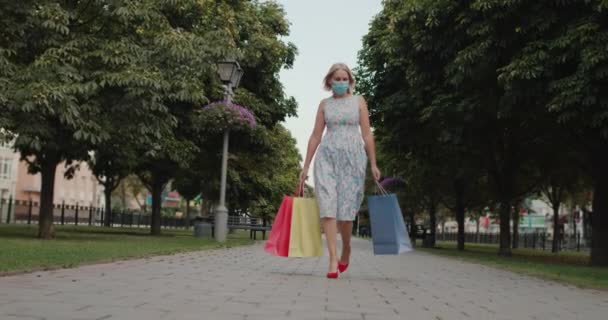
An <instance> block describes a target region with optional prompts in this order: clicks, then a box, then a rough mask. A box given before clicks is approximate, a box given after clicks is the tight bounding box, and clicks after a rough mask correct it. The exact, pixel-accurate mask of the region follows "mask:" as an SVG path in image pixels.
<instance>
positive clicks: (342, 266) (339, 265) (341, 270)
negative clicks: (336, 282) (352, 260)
mask: <svg viewBox="0 0 608 320" xmlns="http://www.w3.org/2000/svg"><path fill="white" fill-rule="evenodd" d="M346 269H348V263H347V264H341V263H340V262H338V271H340V273H344V271H346Z"/></svg>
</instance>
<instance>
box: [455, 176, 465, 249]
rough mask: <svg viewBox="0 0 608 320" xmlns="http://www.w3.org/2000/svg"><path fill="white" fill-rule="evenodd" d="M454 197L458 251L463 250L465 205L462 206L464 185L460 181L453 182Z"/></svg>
mask: <svg viewBox="0 0 608 320" xmlns="http://www.w3.org/2000/svg"><path fill="white" fill-rule="evenodd" d="M454 195H455V196H456V212H455V213H456V223H457V224H458V235H457V241H458V250H460V251H463V250H464V240H465V239H464V218H465V210H466V208H465V204H464V183H463V182H462V180H461V179H457V180H456V181H454Z"/></svg>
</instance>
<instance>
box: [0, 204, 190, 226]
mask: <svg viewBox="0 0 608 320" xmlns="http://www.w3.org/2000/svg"><path fill="white" fill-rule="evenodd" d="M0 212H3V213H4V217H5V219H3V220H4V221H1V222H3V223H7V224H8V223H17V224H37V223H38V217H39V215H40V204H39V203H38V202H35V201H31V200H13V199H8V200H7V199H2V200H0ZM105 214H106V212H105V210H104V208H103V207H94V206H82V205H67V204H65V203H61V204H53V221H54V223H55V224H58V225H89V226H102V225H103V224H104V221H105ZM150 221H151V217H150V214H149V213H147V212H140V211H134V210H112V213H111V216H110V225H111V226H121V227H125V226H127V227H146V226H150ZM161 226H162V227H164V228H188V227H189V226H190V222H189V221H188V220H187V219H186V218H179V217H166V216H162V217H161Z"/></svg>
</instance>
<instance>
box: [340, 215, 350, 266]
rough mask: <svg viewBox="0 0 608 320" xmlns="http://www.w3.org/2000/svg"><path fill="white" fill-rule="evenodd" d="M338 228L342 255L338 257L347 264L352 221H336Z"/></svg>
mask: <svg viewBox="0 0 608 320" xmlns="http://www.w3.org/2000/svg"><path fill="white" fill-rule="evenodd" d="M338 230H339V231H340V236H341V237H342V256H341V258H340V263H341V264H348V263H349V262H350V238H351V235H352V232H353V222H352V221H338Z"/></svg>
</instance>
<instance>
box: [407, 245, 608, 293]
mask: <svg viewBox="0 0 608 320" xmlns="http://www.w3.org/2000/svg"><path fill="white" fill-rule="evenodd" d="M437 247H438V248H434V249H429V248H420V247H418V248H419V250H422V251H425V252H429V253H432V254H437V255H441V256H447V257H452V258H456V259H461V260H464V261H469V262H475V263H479V264H482V265H486V266H491V267H496V268H500V269H504V270H509V271H512V272H516V273H520V274H524V275H529V276H534V277H540V278H543V279H549V280H555V281H559V282H562V283H566V284H571V285H575V286H578V287H581V288H594V289H602V290H607V289H608V268H601V267H590V266H589V255H588V254H587V253H578V252H560V253H559V254H557V255H556V254H552V253H551V252H547V251H541V250H534V249H516V250H513V256H512V257H501V256H498V254H497V252H498V247H497V246H496V245H484V244H470V243H467V244H466V245H465V251H463V252H461V251H458V250H457V249H456V243H453V242H438V243H437Z"/></svg>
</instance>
